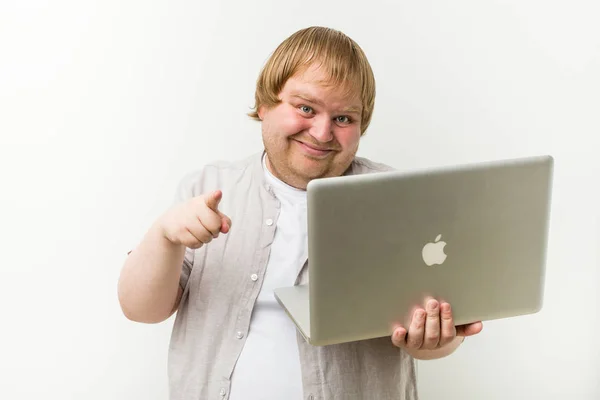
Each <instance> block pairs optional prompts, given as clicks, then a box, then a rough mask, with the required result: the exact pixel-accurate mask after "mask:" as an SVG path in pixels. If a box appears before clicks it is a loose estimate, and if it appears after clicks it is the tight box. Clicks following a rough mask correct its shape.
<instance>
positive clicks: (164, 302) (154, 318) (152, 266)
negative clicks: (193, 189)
mask: <svg viewBox="0 0 600 400" xmlns="http://www.w3.org/2000/svg"><path fill="white" fill-rule="evenodd" d="M221 196H222V192H221V191H220V190H217V191H215V192H212V193H210V194H207V195H201V196H197V197H194V198H192V199H190V200H188V201H187V202H185V203H183V204H180V205H178V206H176V207H173V208H172V209H170V210H169V211H168V212H167V213H165V214H164V215H163V216H162V217H161V218H159V219H158V220H157V222H155V223H154V224H153V225H152V227H151V228H150V230H148V232H147V233H146V235H145V236H144V238H143V239H142V242H141V243H140V245H139V246H138V248H137V249H136V250H135V251H133V252H131V254H130V255H129V257H128V258H127V260H126V261H125V265H124V266H123V269H122V271H121V276H120V278H119V285H118V294H119V303H120V305H121V309H122V310H123V313H124V314H125V316H126V317H127V318H129V319H130V320H133V321H136V322H145V323H157V322H162V321H164V320H166V319H167V318H169V317H170V316H171V315H172V314H173V313H174V312H175V310H177V308H178V307H179V301H180V300H181V296H182V289H181V287H180V285H179V280H180V277H181V272H182V271H181V270H182V265H183V263H184V258H185V252H186V248H191V249H198V248H200V247H202V246H203V245H205V244H207V243H210V242H211V241H212V240H213V239H215V238H217V237H218V236H219V234H220V233H227V232H229V228H230V227H231V219H230V218H229V217H228V216H226V215H225V214H223V213H221V212H220V211H219V210H218V204H219V202H220V201H221Z"/></svg>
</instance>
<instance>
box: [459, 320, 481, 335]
mask: <svg viewBox="0 0 600 400" xmlns="http://www.w3.org/2000/svg"><path fill="white" fill-rule="evenodd" d="M482 329H483V324H482V323H481V321H479V322H474V323H472V324H465V325H459V326H457V327H456V335H457V336H473V335H477V334H478V333H479V332H481V330H482Z"/></svg>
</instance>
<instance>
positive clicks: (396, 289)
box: [307, 156, 553, 344]
mask: <svg viewBox="0 0 600 400" xmlns="http://www.w3.org/2000/svg"><path fill="white" fill-rule="evenodd" d="M552 169H553V159H552V157H550V156H541V157H531V158H521V159H513V160H503V161H494V162H488V163H477V164H468V165H461V166H453V167H447V168H434V169H428V170H420V171H417V172H411V173H403V172H397V171H394V172H384V173H374V174H368V175H358V176H343V177H336V178H326V179H319V180H314V181H312V182H310V184H309V185H308V188H307V191H308V240H309V242H308V248H309V250H308V251H309V277H310V284H309V290H310V326H311V341H312V342H314V343H315V344H327V343H338V342H343V341H351V340H360V339H365V338H370V337H380V336H386V335H389V334H390V333H391V331H392V330H391V329H392V328H391V326H392V324H393V322H396V321H397V322H403V323H405V324H406V323H407V321H408V319H409V318H410V315H411V313H410V312H407V313H406V314H403V315H400V314H399V313H400V312H402V311H403V310H409V308H410V307H411V306H414V305H416V304H422V303H421V302H422V299H423V297H424V296H426V295H431V296H434V297H436V298H438V299H441V300H445V301H448V302H450V304H451V305H452V307H453V312H454V315H455V319H456V323H457V324H462V323H467V322H471V321H477V320H489V319H497V318H504V317H509V316H515V315H522V314H528V313H533V312H536V311H537V310H539V309H540V307H541V304H542V300H543V286H544V270H545V257H546V244H547V232H548V223H549V221H548V220H549V212H550V194H551V180H552ZM436 242H437V243H436ZM442 250H443V251H444V253H442ZM444 254H445V255H444ZM442 261H443V262H442ZM436 263H441V264H436ZM428 264H429V265H428Z"/></svg>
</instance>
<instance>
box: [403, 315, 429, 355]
mask: <svg viewBox="0 0 600 400" xmlns="http://www.w3.org/2000/svg"><path fill="white" fill-rule="evenodd" d="M425 315H426V313H425V310H423V309H421V308H420V309H417V310H416V311H415V313H414V314H413V319H412V321H411V323H410V328H408V334H407V338H406V347H408V348H410V349H419V348H421V346H422V345H423V333H424V332H425Z"/></svg>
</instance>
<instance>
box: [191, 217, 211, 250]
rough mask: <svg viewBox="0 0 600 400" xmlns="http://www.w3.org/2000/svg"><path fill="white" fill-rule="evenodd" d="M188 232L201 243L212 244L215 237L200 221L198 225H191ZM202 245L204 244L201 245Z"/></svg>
mask: <svg viewBox="0 0 600 400" xmlns="http://www.w3.org/2000/svg"><path fill="white" fill-rule="evenodd" d="M187 231H188V232H189V233H190V234H191V235H193V236H194V237H195V238H196V240H198V241H199V242H200V243H203V244H205V243H210V242H211V240H212V239H213V235H212V233H210V232H209V231H208V230H207V229H206V228H205V227H204V226H203V225H202V224H201V223H200V221H198V223H196V224H191V225H190V226H189V227H188V228H187ZM201 245H202V244H201Z"/></svg>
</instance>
